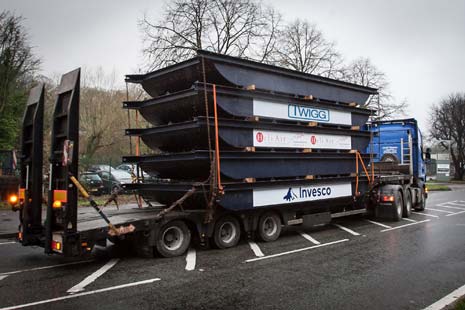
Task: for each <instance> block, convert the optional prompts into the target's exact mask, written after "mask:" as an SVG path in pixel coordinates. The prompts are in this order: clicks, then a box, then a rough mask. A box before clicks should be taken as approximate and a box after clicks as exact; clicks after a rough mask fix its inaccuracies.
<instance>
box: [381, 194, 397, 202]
mask: <svg viewBox="0 0 465 310" xmlns="http://www.w3.org/2000/svg"><path fill="white" fill-rule="evenodd" d="M381 201H382V202H394V196H392V195H382V196H381Z"/></svg>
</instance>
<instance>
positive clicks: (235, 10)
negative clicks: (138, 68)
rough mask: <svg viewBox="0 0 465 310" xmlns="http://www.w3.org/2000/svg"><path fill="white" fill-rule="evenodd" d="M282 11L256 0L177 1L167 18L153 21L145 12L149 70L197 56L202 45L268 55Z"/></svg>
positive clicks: (219, 50) (221, 50)
mask: <svg viewBox="0 0 465 310" xmlns="http://www.w3.org/2000/svg"><path fill="white" fill-rule="evenodd" d="M280 22H281V16H280V15H279V13H277V12H276V11H275V10H273V9H272V8H269V7H263V6H262V5H261V3H259V2H257V1H255V0H240V1H233V0H176V1H173V2H170V4H168V5H167V6H166V8H165V14H164V17H163V18H162V19H161V20H157V21H155V22H152V21H151V20H150V18H148V17H147V16H144V18H143V20H142V21H140V23H139V24H140V28H141V30H142V32H143V34H144V39H145V47H144V49H143V53H144V55H145V56H146V58H147V60H148V63H149V64H150V67H149V69H155V68H159V67H163V66H167V65H170V64H173V63H177V62H180V61H183V60H185V59H188V58H190V57H192V56H193V55H194V54H195V51H196V50H198V49H205V50H209V51H213V52H217V53H221V54H226V55H233V56H239V57H244V58H258V59H261V60H265V59H266V58H267V57H268V55H269V54H270V53H271V51H272V50H273V49H274V46H275V43H276V35H277V29H278V27H279V24H280Z"/></svg>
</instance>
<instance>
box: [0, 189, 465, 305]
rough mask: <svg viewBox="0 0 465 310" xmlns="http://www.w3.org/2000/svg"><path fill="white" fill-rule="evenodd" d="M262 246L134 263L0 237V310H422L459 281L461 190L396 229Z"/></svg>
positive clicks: (294, 236)
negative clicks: (58, 252) (83, 257)
mask: <svg viewBox="0 0 465 310" xmlns="http://www.w3.org/2000/svg"><path fill="white" fill-rule="evenodd" d="M335 224H337V225H327V226H324V227H319V228H316V229H309V230H305V231H301V230H299V229H292V230H288V231H287V232H286V233H285V234H284V235H283V236H281V238H280V239H278V240H277V241H275V242H272V243H253V242H252V243H249V242H248V241H247V240H242V242H241V244H240V245H239V246H237V247H236V248H233V249H229V250H200V249H191V250H190V251H189V253H188V254H187V255H186V256H184V257H178V258H174V259H162V258H155V259H144V258H138V257H136V256H135V255H131V254H127V255H125V256H119V255H117V254H114V251H112V250H113V247H111V246H110V247H108V248H107V249H100V250H99V251H97V253H96V256H95V258H94V259H93V260H92V261H69V260H66V261H65V260H63V259H62V258H60V257H57V256H46V255H44V254H43V250H42V249H41V248H23V247H21V246H20V245H18V244H17V243H14V242H13V241H11V240H0V256H1V265H0V310H4V309H22V308H24V307H26V309H28V307H29V309H72V310H77V309H112V310H114V309H423V308H425V307H426V306H428V305H430V304H432V303H434V302H435V301H437V300H439V299H441V298H442V297H443V296H445V295H447V294H449V293H450V292H452V291H454V290H455V289H457V288H459V287H461V286H463V285H464V284H465V190H464V189H456V190H454V191H452V192H435V193H431V194H430V199H429V201H428V204H427V210H426V211H425V212H421V213H415V214H412V216H411V217H410V218H409V219H408V220H402V221H401V222H384V221H383V222H381V221H375V222H373V221H372V222H370V221H369V220H368V219H366V218H363V217H353V218H344V219H340V220H338V221H337V222H335Z"/></svg>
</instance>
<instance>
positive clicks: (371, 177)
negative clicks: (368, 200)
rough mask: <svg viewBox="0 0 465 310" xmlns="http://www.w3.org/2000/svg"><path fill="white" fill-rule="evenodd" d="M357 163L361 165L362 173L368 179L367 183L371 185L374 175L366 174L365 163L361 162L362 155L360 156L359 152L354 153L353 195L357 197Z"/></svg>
mask: <svg viewBox="0 0 465 310" xmlns="http://www.w3.org/2000/svg"><path fill="white" fill-rule="evenodd" d="M359 161H360V163H361V165H362V168H363V171H364V172H365V175H366V176H367V178H368V183H369V184H370V185H371V184H372V183H373V181H374V175H373V174H372V175H371V176H370V173H369V172H368V169H367V167H366V166H365V163H364V162H363V158H362V155H360V152H359V151H356V152H355V170H356V172H355V195H356V196H358V195H359V192H358V182H359Z"/></svg>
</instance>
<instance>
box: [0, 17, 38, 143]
mask: <svg viewBox="0 0 465 310" xmlns="http://www.w3.org/2000/svg"><path fill="white" fill-rule="evenodd" d="M22 23H23V19H22V17H20V16H14V15H13V14H11V13H10V12H8V11H3V12H1V13H0V128H1V130H0V148H12V147H13V146H14V144H15V143H16V142H17V136H18V131H19V126H18V124H19V121H20V118H21V116H22V112H23V109H24V105H25V103H26V100H27V92H28V91H29V88H30V86H32V85H31V84H32V83H33V77H34V74H35V73H36V71H37V70H38V67H39V64H40V61H39V59H38V58H36V57H35V56H34V54H33V52H32V47H31V45H30V43H29V39H28V36H27V32H26V29H25V28H24V27H23V25H22Z"/></svg>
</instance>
